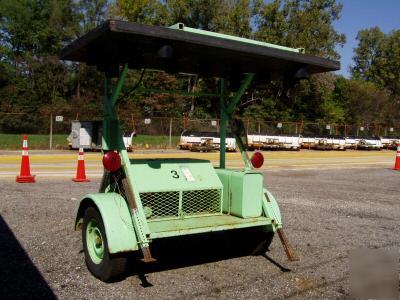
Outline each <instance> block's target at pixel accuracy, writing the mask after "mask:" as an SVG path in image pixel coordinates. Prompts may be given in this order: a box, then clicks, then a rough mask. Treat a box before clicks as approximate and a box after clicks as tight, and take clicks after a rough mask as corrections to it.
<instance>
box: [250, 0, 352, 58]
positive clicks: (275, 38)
mask: <svg viewBox="0 0 400 300" xmlns="http://www.w3.org/2000/svg"><path fill="white" fill-rule="evenodd" d="M341 10H342V5H341V4H338V3H337V2H336V1H335V0H273V1H271V2H266V3H265V4H263V5H262V6H261V9H260V12H259V15H258V16H257V26H258V31H257V33H256V37H257V38H258V39H261V40H265V41H267V42H270V43H275V44H278V45H284V46H289V47H294V48H305V50H306V53H309V54H313V55H317V56H322V57H328V58H334V59H338V58H339V54H338V53H337V52H336V50H335V48H336V46H343V45H344V43H345V42H346V37H345V35H344V34H340V33H338V32H337V31H336V30H335V29H334V27H333V24H332V23H333V22H334V21H336V20H338V19H339V17H340V12H341Z"/></svg>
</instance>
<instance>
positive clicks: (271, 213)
mask: <svg viewBox="0 0 400 300" xmlns="http://www.w3.org/2000/svg"><path fill="white" fill-rule="evenodd" d="M263 212H264V214H265V216H267V217H268V218H270V219H271V220H273V223H272V224H273V225H274V226H272V227H273V230H274V232H275V231H276V230H277V229H279V228H282V219H281V212H280V209H279V205H278V202H276V200H275V198H274V196H273V195H272V194H271V193H270V192H269V191H268V190H267V189H266V188H264V195H263Z"/></svg>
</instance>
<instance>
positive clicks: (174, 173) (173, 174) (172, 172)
mask: <svg viewBox="0 0 400 300" xmlns="http://www.w3.org/2000/svg"><path fill="white" fill-rule="evenodd" d="M171 174H172V178H175V179H178V178H179V175H178V172H177V171H175V170H172V171H171Z"/></svg>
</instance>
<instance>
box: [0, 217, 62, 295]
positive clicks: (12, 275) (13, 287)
mask: <svg viewBox="0 0 400 300" xmlns="http://www.w3.org/2000/svg"><path fill="white" fill-rule="evenodd" d="M0 295H1V297H2V298H3V299H57V297H56V295H55V294H54V293H53V291H52V290H51V288H50V287H49V285H48V284H47V282H46V281H45V279H44V278H43V276H42V274H41V273H40V272H39V270H38V269H37V268H36V266H35V265H34V264H33V262H32V261H31V259H30V258H29V256H28V254H27V253H26V252H25V250H24V248H23V247H22V245H21V244H20V243H19V242H18V240H17V238H16V237H15V235H14V234H13V232H12V231H11V229H10V228H9V227H8V225H7V223H6V222H5V221H4V219H3V218H2V216H1V215H0Z"/></svg>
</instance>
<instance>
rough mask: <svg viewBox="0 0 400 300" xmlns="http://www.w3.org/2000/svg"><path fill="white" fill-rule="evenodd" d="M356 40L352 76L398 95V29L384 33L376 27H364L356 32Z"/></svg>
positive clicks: (399, 40) (399, 57)
mask: <svg viewBox="0 0 400 300" xmlns="http://www.w3.org/2000/svg"><path fill="white" fill-rule="evenodd" d="M357 40H358V47H357V48H356V49H355V56H354V66H353V68H352V69H351V71H352V75H353V77H354V78H357V79H361V80H367V81H372V82H374V83H376V84H377V85H378V86H380V87H384V88H386V89H388V90H390V91H391V92H392V93H393V94H394V95H397V96H400V72H399V70H400V30H395V31H393V32H391V33H389V34H385V33H383V32H382V31H381V30H380V29H379V28H378V27H373V28H370V29H364V30H361V31H359V32H358V34H357Z"/></svg>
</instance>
